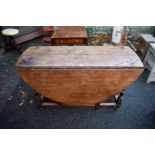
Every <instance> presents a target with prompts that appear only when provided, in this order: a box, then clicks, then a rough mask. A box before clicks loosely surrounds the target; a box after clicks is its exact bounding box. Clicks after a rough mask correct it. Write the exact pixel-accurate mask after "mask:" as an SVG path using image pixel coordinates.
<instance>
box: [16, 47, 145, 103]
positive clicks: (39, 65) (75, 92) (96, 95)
mask: <svg viewBox="0 0 155 155" xmlns="http://www.w3.org/2000/svg"><path fill="white" fill-rule="evenodd" d="M16 70H17V73H18V75H19V76H21V77H22V78H23V79H24V81H26V82H27V83H28V84H29V85H30V86H31V87H32V88H33V89H34V90H35V91H36V92H38V93H39V94H41V95H42V96H44V97H46V98H49V99H51V100H53V101H55V102H57V103H63V104H64V105H67V106H96V105H97V104H100V105H104V103H103V102H104V101H106V100H107V99H109V98H111V97H113V96H115V95H116V94H119V93H120V92H122V91H123V90H125V89H126V88H127V87H128V86H129V85H130V84H132V83H133V82H134V81H135V80H136V79H137V78H138V77H139V75H140V74H141V73H142V72H143V64H142V62H141V61H140V59H139V57H138V56H137V55H136V54H135V53H134V52H133V51H132V50H131V49H130V48H129V47H127V46H116V47H111V46H108V47H105V46H46V47H45V46H35V47H29V48H28V49H27V50H26V51H25V52H24V53H23V54H22V55H21V57H20V58H19V60H18V62H17V64H16ZM121 96H122V95H121ZM121 96H120V97H121ZM117 101H118V103H119V101H121V99H119V100H117ZM117 101H116V102H117ZM118 105H119V104H117V106H118ZM109 106H110V103H109Z"/></svg>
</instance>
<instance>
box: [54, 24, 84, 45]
mask: <svg viewBox="0 0 155 155" xmlns="http://www.w3.org/2000/svg"><path fill="white" fill-rule="evenodd" d="M51 45H87V32H86V29H85V27H83V26H68V27H67V26H62V27H61V26H60V27H56V28H55V30H54V33H53V35H52V37H51Z"/></svg>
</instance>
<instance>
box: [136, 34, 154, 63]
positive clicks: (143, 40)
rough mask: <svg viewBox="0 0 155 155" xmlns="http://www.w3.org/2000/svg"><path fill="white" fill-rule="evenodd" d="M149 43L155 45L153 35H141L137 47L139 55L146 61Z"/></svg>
mask: <svg viewBox="0 0 155 155" xmlns="http://www.w3.org/2000/svg"><path fill="white" fill-rule="evenodd" d="M149 43H155V38H154V37H153V36H152V35H151V34H141V36H140V39H139V44H138V47H137V54H138V55H139V57H140V58H141V60H142V61H144V59H145V56H146V54H147V51H148V48H149Z"/></svg>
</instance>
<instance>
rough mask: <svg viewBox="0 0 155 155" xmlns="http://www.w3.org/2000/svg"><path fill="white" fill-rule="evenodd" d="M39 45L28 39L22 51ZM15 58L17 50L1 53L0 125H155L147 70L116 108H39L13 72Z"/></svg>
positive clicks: (153, 88) (153, 86)
mask: <svg viewBox="0 0 155 155" xmlns="http://www.w3.org/2000/svg"><path fill="white" fill-rule="evenodd" d="M38 44H40V40H38V39H37V40H34V41H30V42H27V43H25V44H23V45H21V50H22V51H24V49H25V48H26V47H28V46H30V45H38ZM18 57H19V54H16V53H8V54H6V55H5V56H4V55H3V56H0V60H1V61H0V62H1V64H0V65H1V67H2V68H0V71H1V73H3V76H2V74H1V75H0V82H1V89H0V90H1V92H0V128H13V129H14V128H37V129H39V128H56V129H57V128H59V129H64V128H67V129H68V128H72V129H76V128H78V129H79V128H85V129H88V128H93V129H98V128H108V129H111V128H125V129H126V128H131V129H135V128H136V129H137V128H155V83H150V84H148V85H147V84H146V79H147V76H148V74H149V72H148V71H145V72H144V73H143V74H142V76H141V77H140V78H139V79H138V80H137V81H136V82H135V83H134V84H132V85H131V86H130V87H129V88H128V89H127V90H126V94H125V97H124V103H123V104H122V106H121V108H120V109H118V110H117V111H114V110H112V109H106V108H100V109H99V110H97V111H95V110H94V109H93V108H73V107H68V108H67V107H66V108H63V109H59V108H47V109H44V110H40V109H39V108H38V106H37V100H36V97H35V95H34V92H33V91H32V90H31V88H30V87H29V86H27V85H26V84H25V83H24V82H23V81H22V80H21V79H20V78H19V77H18V76H16V74H15V68H14V65H15V62H16V60H17V58H18ZM2 62H3V63H2ZM6 70H7V71H6Z"/></svg>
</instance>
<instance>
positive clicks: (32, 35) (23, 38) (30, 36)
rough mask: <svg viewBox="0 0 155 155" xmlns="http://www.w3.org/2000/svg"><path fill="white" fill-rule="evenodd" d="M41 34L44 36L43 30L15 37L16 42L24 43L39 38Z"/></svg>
mask: <svg viewBox="0 0 155 155" xmlns="http://www.w3.org/2000/svg"><path fill="white" fill-rule="evenodd" d="M39 36H42V30H39V31H36V32H32V33H29V34H26V35H23V36H20V37H18V38H15V41H16V44H20V43H23V42H25V41H29V40H31V39H34V38H37V37H39Z"/></svg>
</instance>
